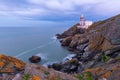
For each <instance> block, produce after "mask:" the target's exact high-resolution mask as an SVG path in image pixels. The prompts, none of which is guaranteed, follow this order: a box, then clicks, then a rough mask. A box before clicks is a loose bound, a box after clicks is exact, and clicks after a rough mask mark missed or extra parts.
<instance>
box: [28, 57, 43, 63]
mask: <svg viewBox="0 0 120 80" xmlns="http://www.w3.org/2000/svg"><path fill="white" fill-rule="evenodd" d="M29 61H30V62H32V63H38V62H40V61H41V57H39V56H32V57H30V58H29Z"/></svg>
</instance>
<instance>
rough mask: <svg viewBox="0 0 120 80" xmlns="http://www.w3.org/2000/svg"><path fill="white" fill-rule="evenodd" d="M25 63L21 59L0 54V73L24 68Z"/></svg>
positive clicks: (13, 71) (14, 71)
mask: <svg viewBox="0 0 120 80" xmlns="http://www.w3.org/2000/svg"><path fill="white" fill-rule="evenodd" d="M25 65H26V63H24V62H23V61H21V60H18V59H16V58H14V57H11V56H5V55H3V54H0V73H16V72H19V71H22V70H24V67H25Z"/></svg>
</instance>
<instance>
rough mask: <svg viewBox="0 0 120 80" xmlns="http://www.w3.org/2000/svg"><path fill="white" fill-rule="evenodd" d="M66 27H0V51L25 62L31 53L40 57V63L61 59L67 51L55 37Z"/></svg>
mask: <svg viewBox="0 0 120 80" xmlns="http://www.w3.org/2000/svg"><path fill="white" fill-rule="evenodd" d="M67 28H68V27H0V53H2V54H6V55H10V56H14V57H16V58H19V59H21V60H24V61H25V62H29V61H28V58H29V57H31V56H32V55H39V56H41V57H42V61H41V62H40V64H46V63H49V62H57V61H61V60H62V59H63V58H64V57H66V56H67V55H68V53H69V51H67V50H66V49H65V48H63V47H61V46H60V43H59V41H58V40H56V39H55V37H54V36H55V34H56V33H61V32H63V31H65V30H66V29H67Z"/></svg>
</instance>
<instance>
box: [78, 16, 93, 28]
mask: <svg viewBox="0 0 120 80" xmlns="http://www.w3.org/2000/svg"><path fill="white" fill-rule="evenodd" d="M92 24H93V22H92V21H85V19H84V15H83V14H82V15H81V16H80V21H79V23H78V26H77V28H84V29H87V28H88V27H89V26H90V25H92Z"/></svg>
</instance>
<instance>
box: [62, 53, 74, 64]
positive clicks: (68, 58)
mask: <svg viewBox="0 0 120 80" xmlns="http://www.w3.org/2000/svg"><path fill="white" fill-rule="evenodd" d="M75 55H76V54H68V55H67V57H65V58H64V59H63V61H62V62H63V63H64V62H66V61H68V60H71V59H72V58H73V57H74V56H75Z"/></svg>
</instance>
